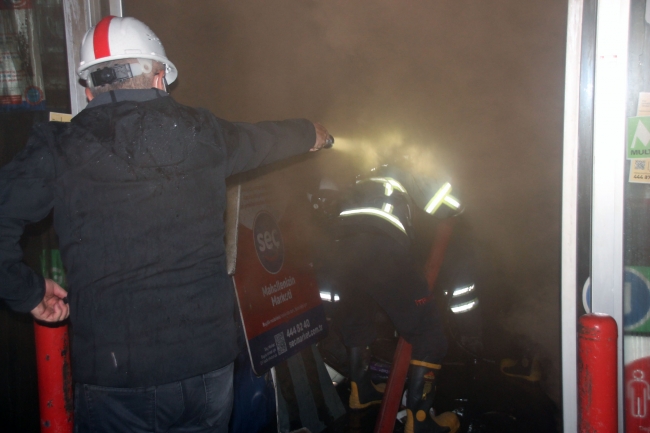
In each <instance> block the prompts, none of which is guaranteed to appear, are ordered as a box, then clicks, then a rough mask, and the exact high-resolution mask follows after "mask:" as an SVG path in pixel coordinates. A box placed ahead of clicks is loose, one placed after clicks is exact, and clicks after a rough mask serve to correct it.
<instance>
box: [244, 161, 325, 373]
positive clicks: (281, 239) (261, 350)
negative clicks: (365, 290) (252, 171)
mask: <svg viewBox="0 0 650 433" xmlns="http://www.w3.org/2000/svg"><path fill="white" fill-rule="evenodd" d="M277 176H279V175H278V174H277V173H276V174H270V175H266V176H264V177H262V178H260V179H257V180H255V181H253V182H248V183H245V184H243V185H242V198H241V210H240V221H239V227H238V235H237V236H238V240H237V266H236V270H235V274H234V282H235V289H236V293H237V299H238V302H239V309H240V312H241V316H242V321H243V323H244V329H245V332H246V340H247V341H248V349H249V352H250V355H251V361H252V364H253V369H254V371H255V372H256V373H257V374H261V373H263V372H265V371H267V370H268V369H270V368H271V367H273V366H274V365H276V364H278V363H279V362H281V361H283V360H285V359H287V358H288V357H290V356H291V355H293V354H295V353H297V352H299V351H300V350H302V349H304V348H305V347H307V346H309V345H311V344H314V343H315V342H317V341H318V340H320V339H321V338H323V337H325V335H326V333H327V325H326V320H325V313H324V310H323V306H322V304H321V298H320V293H319V291H318V285H317V283H316V278H315V276H314V274H313V271H312V268H311V261H310V258H309V254H305V251H307V250H308V248H307V249H306V248H305V247H304V242H305V239H304V237H303V236H301V235H300V233H298V231H297V227H298V226H299V224H297V220H298V219H299V218H300V216H299V215H297V214H296V213H294V212H293V211H292V210H291V209H289V208H288V205H289V198H288V197H287V195H288V193H287V190H286V189H281V188H280V190H281V191H282V192H277V191H275V190H274V189H273V188H274V187H277V186H278V182H277V179H276V180H275V181H274V180H272V179H273V178H277Z"/></svg>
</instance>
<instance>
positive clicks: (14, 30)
mask: <svg viewBox="0 0 650 433" xmlns="http://www.w3.org/2000/svg"><path fill="white" fill-rule="evenodd" d="M25 109H27V110H43V109H45V93H44V84H43V74H42V70H41V55H40V50H39V44H38V38H37V29H36V24H35V23H34V13H33V10H32V2H31V0H0V110H4V111H7V110H25Z"/></svg>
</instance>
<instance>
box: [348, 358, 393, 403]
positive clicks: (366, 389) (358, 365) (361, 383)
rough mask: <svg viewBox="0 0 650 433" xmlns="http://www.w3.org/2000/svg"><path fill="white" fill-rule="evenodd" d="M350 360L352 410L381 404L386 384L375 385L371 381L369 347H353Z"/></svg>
mask: <svg viewBox="0 0 650 433" xmlns="http://www.w3.org/2000/svg"><path fill="white" fill-rule="evenodd" d="M348 355H349V359H350V380H351V382H352V383H351V384H350V388H351V390H350V409H365V408H367V407H368V406H372V405H373V404H380V403H381V399H382V398H383V396H384V394H383V392H384V388H385V386H386V385H385V384H381V385H375V384H374V383H372V381H371V380H370V371H369V370H368V367H369V365H370V350H369V349H368V348H367V347H363V346H361V347H352V348H350V349H349V352H348Z"/></svg>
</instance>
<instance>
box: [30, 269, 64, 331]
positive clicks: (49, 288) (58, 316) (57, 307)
mask: <svg viewBox="0 0 650 433" xmlns="http://www.w3.org/2000/svg"><path fill="white" fill-rule="evenodd" d="M67 296H68V292H66V291H65V290H63V288H62V287H61V286H59V285H58V284H57V283H55V282H54V281H52V280H48V279H47V278H46V279H45V296H44V297H43V300H42V301H41V303H40V304H38V305H37V306H36V307H35V308H34V309H33V310H32V316H34V318H35V319H36V320H42V321H43V322H60V321H62V320H65V319H67V318H68V316H69V315H70V306H69V305H68V304H67V303H65V301H64V300H63V299H64V298H66V297H67Z"/></svg>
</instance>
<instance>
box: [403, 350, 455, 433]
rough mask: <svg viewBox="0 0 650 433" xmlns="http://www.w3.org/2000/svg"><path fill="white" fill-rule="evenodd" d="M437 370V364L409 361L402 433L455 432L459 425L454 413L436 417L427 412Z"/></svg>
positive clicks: (438, 370) (431, 401)
mask: <svg viewBox="0 0 650 433" xmlns="http://www.w3.org/2000/svg"><path fill="white" fill-rule="evenodd" d="M439 372H440V365H438V364H432V363H428V362H423V361H417V360H412V361H411V367H410V369H409V383H408V395H407V397H406V425H405V427H404V433H455V432H456V431H457V430H458V428H459V427H460V421H459V420H458V417H457V416H456V414H455V413H452V412H444V413H442V414H440V415H438V416H436V417H432V416H431V415H430V413H429V410H430V409H431V408H432V407H433V398H434V397H435V393H436V382H437V379H438V378H437V375H438V373H439Z"/></svg>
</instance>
